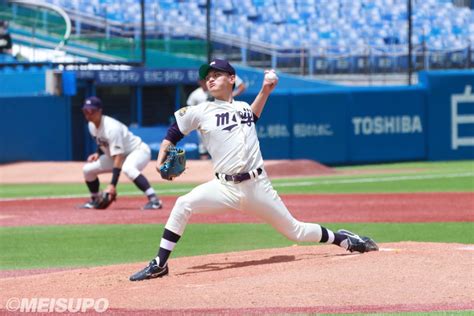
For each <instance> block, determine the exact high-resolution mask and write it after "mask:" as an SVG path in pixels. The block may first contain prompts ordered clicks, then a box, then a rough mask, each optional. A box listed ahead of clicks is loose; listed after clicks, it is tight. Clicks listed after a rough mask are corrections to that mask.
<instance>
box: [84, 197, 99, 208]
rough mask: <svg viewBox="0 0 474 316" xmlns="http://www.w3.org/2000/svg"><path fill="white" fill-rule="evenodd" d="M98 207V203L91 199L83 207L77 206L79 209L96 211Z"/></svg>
mask: <svg viewBox="0 0 474 316" xmlns="http://www.w3.org/2000/svg"><path fill="white" fill-rule="evenodd" d="M98 205H99V201H98V200H97V199H91V200H90V201H87V202H86V203H84V204H83V205H81V206H79V208H84V209H96V208H97V206H98Z"/></svg>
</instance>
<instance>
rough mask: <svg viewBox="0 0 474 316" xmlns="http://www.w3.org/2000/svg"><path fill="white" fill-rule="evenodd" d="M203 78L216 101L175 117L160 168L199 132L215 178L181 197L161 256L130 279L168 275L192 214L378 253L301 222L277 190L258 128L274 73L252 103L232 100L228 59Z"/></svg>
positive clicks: (361, 240)
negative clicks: (253, 220) (245, 221)
mask: <svg viewBox="0 0 474 316" xmlns="http://www.w3.org/2000/svg"><path fill="white" fill-rule="evenodd" d="M199 76H200V78H201V79H204V80H205V81H206V84H207V87H208V89H209V91H210V93H211V94H212V96H214V98H215V100H214V101H210V102H204V103H201V104H199V105H197V106H191V107H187V108H183V109H181V110H179V111H177V112H176V113H175V117H176V123H174V124H173V125H171V127H170V128H169V130H168V134H167V135H166V137H165V139H164V140H163V142H162V144H161V147H160V153H159V154H158V159H157V168H158V169H159V168H160V167H162V165H163V161H164V159H165V157H166V152H167V149H168V147H170V146H173V145H175V144H176V143H177V142H178V141H179V140H181V139H182V138H183V137H184V135H186V134H188V133H189V132H191V131H192V130H195V129H197V130H198V131H199V132H200V133H201V134H202V139H203V142H204V144H205V145H206V147H207V148H208V150H209V153H210V154H211V157H212V163H213V166H214V172H215V178H214V179H213V180H211V181H209V182H207V183H204V184H201V185H199V186H197V187H196V188H194V189H193V190H192V191H191V192H190V193H188V194H186V195H184V196H181V197H179V198H178V200H177V201H176V204H175V205H174V207H173V209H172V211H171V214H170V216H169V218H168V221H167V223H166V225H165V229H164V232H163V237H162V239H161V242H160V248H159V250H158V255H157V256H156V257H155V258H154V259H152V260H151V261H150V263H149V264H148V266H147V267H145V268H144V269H142V270H141V271H138V272H137V273H135V274H134V275H132V276H131V277H130V280H131V281H140V280H145V279H151V278H157V277H162V276H164V275H167V274H168V271H169V270H168V264H167V262H168V258H169V256H170V254H171V252H172V251H173V249H174V247H175V246H176V243H177V242H178V241H179V239H180V238H181V236H182V235H183V233H184V230H185V227H186V225H187V223H188V220H189V218H190V217H191V215H192V214H194V213H196V214H197V213H213V214H215V213H219V212H224V211H227V210H239V211H243V212H247V213H251V214H254V215H256V216H258V217H260V218H261V219H262V220H264V221H265V222H267V223H269V224H270V225H272V226H273V227H274V228H275V229H276V230H277V231H278V232H280V233H281V234H283V235H284V236H286V237H287V238H289V239H291V240H294V241H297V242H321V243H328V244H334V245H337V246H339V247H341V248H343V249H345V250H348V251H350V252H353V251H357V252H361V253H363V252H368V251H376V250H378V246H377V244H376V243H375V242H374V241H373V240H372V239H370V238H368V237H361V236H358V235H356V234H354V233H351V232H349V231H347V230H339V231H337V232H333V231H331V230H329V229H327V228H325V227H323V226H321V225H319V224H313V223H304V222H300V221H298V220H297V219H295V218H294V217H293V216H292V215H291V213H290V212H289V211H288V209H287V208H286V206H285V204H284V203H283V202H282V200H281V198H280V197H279V196H278V193H277V192H276V191H275V190H274V189H273V187H272V185H271V183H270V180H269V179H268V177H267V174H266V172H265V169H264V164H263V159H262V155H261V153H260V145H259V141H258V138H257V131H256V128H255V123H256V122H257V121H258V119H259V117H260V116H261V114H262V111H263V108H264V106H265V103H266V101H267V99H268V97H269V95H270V93H271V92H272V91H273V89H275V87H276V85H277V83H278V78H277V76H276V75H275V74H274V73H273V72H271V73H270V72H268V73H266V75H265V78H264V80H263V84H262V88H261V90H260V92H259V94H258V95H257V97H256V98H255V100H254V102H253V103H252V105H249V104H248V103H246V102H239V101H235V100H234V99H233V97H232V87H233V85H234V82H235V70H234V68H233V67H232V66H231V65H230V64H229V63H228V62H227V61H225V60H220V59H216V60H214V61H212V62H211V63H210V64H205V65H202V66H201V68H200V69H199Z"/></svg>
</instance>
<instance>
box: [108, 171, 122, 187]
mask: <svg viewBox="0 0 474 316" xmlns="http://www.w3.org/2000/svg"><path fill="white" fill-rule="evenodd" d="M121 171H122V169H121V168H113V169H112V181H110V184H112V185H113V186H114V187H116V186H117V183H118V180H119V176H120V172H121Z"/></svg>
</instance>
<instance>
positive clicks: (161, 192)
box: [0, 189, 191, 202]
mask: <svg viewBox="0 0 474 316" xmlns="http://www.w3.org/2000/svg"><path fill="white" fill-rule="evenodd" d="M189 191H191V189H170V190H156V193H157V194H158V195H160V194H162V195H163V194H168V193H185V192H189ZM121 195H123V196H130V195H132V196H135V195H136V196H140V195H143V193H142V192H137V191H119V197H120V196H121ZM80 197H84V198H87V197H89V194H69V195H58V196H37V197H35V196H33V197H21V198H5V199H0V202H3V201H28V200H48V199H71V198H80Z"/></svg>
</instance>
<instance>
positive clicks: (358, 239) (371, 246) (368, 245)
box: [337, 229, 379, 253]
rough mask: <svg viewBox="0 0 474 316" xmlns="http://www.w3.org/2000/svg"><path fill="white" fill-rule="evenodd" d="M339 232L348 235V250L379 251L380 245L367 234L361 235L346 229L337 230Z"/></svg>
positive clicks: (361, 251)
mask: <svg viewBox="0 0 474 316" xmlns="http://www.w3.org/2000/svg"><path fill="white" fill-rule="evenodd" d="M337 232H338V233H339V234H342V235H345V236H347V244H348V247H347V250H349V251H350V252H354V251H357V252H360V253H364V252H369V251H378V250H379V246H377V244H376V243H375V241H373V240H372V239H371V238H369V237H366V236H359V235H357V234H354V233H353V232H350V231H348V230H345V229H340V230H338V231H337Z"/></svg>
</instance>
